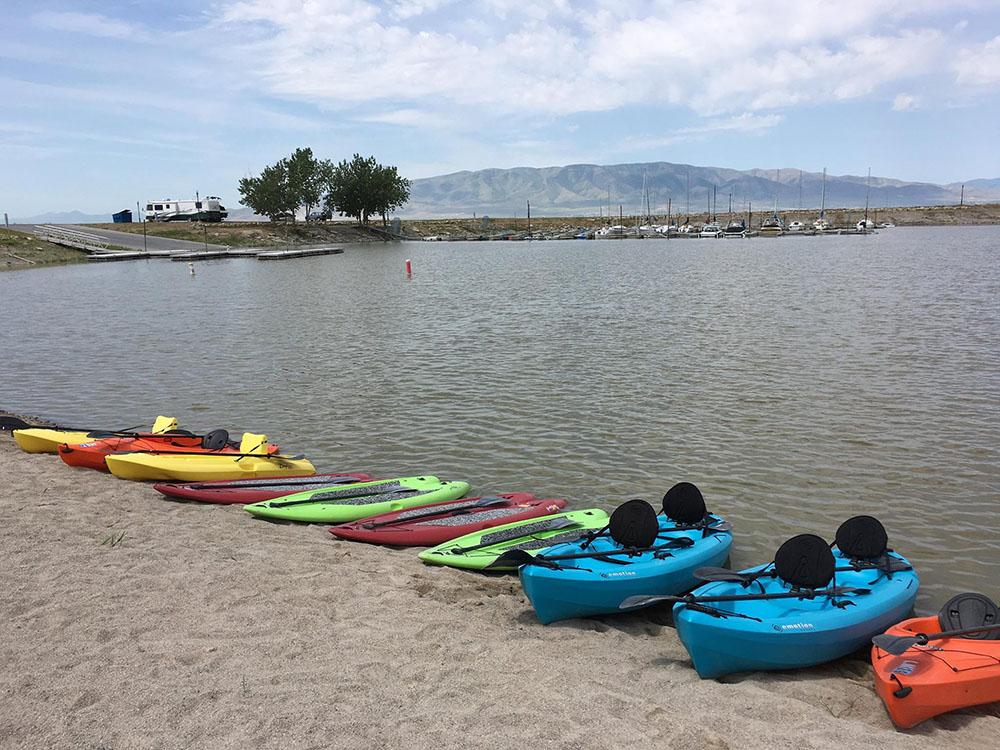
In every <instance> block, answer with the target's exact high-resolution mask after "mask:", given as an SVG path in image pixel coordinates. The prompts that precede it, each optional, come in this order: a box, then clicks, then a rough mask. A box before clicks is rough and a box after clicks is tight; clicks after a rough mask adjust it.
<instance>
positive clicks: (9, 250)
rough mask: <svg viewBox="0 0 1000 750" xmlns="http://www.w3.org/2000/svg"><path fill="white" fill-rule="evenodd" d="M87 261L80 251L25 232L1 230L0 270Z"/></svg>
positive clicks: (84, 254) (85, 255)
mask: <svg viewBox="0 0 1000 750" xmlns="http://www.w3.org/2000/svg"><path fill="white" fill-rule="evenodd" d="M86 259H87V254H86V253H84V252H81V251H80V250H72V249H70V248H68V247H61V246H60V245H53V244H52V243H51V242H46V241H45V240H40V239H38V238H37V237H32V236H31V235H30V234H24V233H23V232H15V231H13V230H10V229H0V270H8V269H14V268H35V267H37V266H51V265H55V264H57V263H79V262H81V261H84V260H86Z"/></svg>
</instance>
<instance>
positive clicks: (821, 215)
mask: <svg viewBox="0 0 1000 750" xmlns="http://www.w3.org/2000/svg"><path fill="white" fill-rule="evenodd" d="M819 218H821V219H825V218H826V167H823V197H822V198H821V199H820V203H819Z"/></svg>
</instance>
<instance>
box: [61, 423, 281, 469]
mask: <svg viewBox="0 0 1000 750" xmlns="http://www.w3.org/2000/svg"><path fill="white" fill-rule="evenodd" d="M239 448H240V447H239V444H238V443H233V442H230V440H229V433H228V432H226V431H225V430H212V431H211V432H209V433H207V434H205V435H192V434H191V433H182V432H174V433H168V434H164V435H149V434H146V435H139V436H136V437H107V438H100V439H95V440H91V441H89V442H86V443H79V444H77V445H67V444H63V445H60V446H59V457H60V458H61V459H62V460H63V461H64V462H65V463H67V464H69V465H70V466H76V467H79V468H86V469H96V470H97V471H109V469H108V465H107V463H105V461H104V458H105V456H109V455H111V454H113V453H198V454H200V453H206V454H218V453H222V454H225V453H239ZM267 452H268V453H269V454H270V453H277V452H278V446H276V445H273V444H272V445H268V448H267Z"/></svg>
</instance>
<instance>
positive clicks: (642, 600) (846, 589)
mask: <svg viewBox="0 0 1000 750" xmlns="http://www.w3.org/2000/svg"><path fill="white" fill-rule="evenodd" d="M870 593H871V589H858V588H852V587H850V586H842V587H840V588H833V589H803V590H800V591H785V592H780V593H774V594H730V595H728V596H692V595H691V594H685V595H683V596H669V595H663V594H658V595H655V596H644V595H639V596H630V597H628V598H627V599H624V600H623V601H622V603H621V604H619V605H618V608H619V609H632V608H633V607H644V606H646V605H647V604H655V603H656V602H680V603H682V604H701V603H707V602H756V601H764V600H768V599H815V598H816V597H817V596H829V597H836V596H842V595H844V594H858V595H859V596H860V595H863V594H870Z"/></svg>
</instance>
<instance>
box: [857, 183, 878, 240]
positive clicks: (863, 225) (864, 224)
mask: <svg viewBox="0 0 1000 750" xmlns="http://www.w3.org/2000/svg"><path fill="white" fill-rule="evenodd" d="M871 197H872V168H871V167H868V181H867V187H866V190H865V218H863V219H862V220H861V221H859V222H858V223H857V228H858V231H859V232H861V233H862V234H865V233H867V232H870V231H872V230H873V229H875V222H874V221H870V220H869V219H868V203H869V201H870V200H871Z"/></svg>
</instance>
